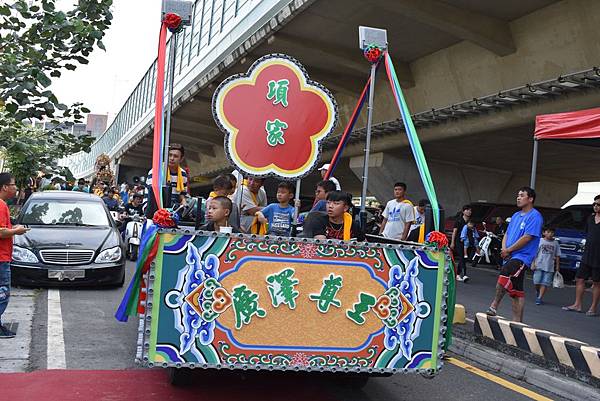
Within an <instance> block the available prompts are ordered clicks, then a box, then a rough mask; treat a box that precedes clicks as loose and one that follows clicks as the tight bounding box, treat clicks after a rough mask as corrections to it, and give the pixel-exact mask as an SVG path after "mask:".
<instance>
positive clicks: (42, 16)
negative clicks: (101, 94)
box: [0, 0, 112, 122]
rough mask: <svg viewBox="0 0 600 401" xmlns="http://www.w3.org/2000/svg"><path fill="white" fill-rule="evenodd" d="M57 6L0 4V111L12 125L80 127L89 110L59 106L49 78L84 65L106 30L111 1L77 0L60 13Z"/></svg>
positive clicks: (35, 1) (49, 1) (38, 1)
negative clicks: (41, 123)
mask: <svg viewBox="0 0 600 401" xmlns="http://www.w3.org/2000/svg"><path fill="white" fill-rule="evenodd" d="M55 2H56V0H13V1H12V2H11V3H9V2H5V1H2V2H0V105H2V103H4V106H5V110H6V114H8V116H9V117H10V118H12V119H14V120H16V121H17V122H21V121H23V120H25V119H38V120H45V119H51V120H73V121H80V120H81V119H82V118H83V113H89V110H88V109H86V108H85V107H83V105H82V104H81V103H75V104H73V105H71V106H67V105H64V104H62V103H60V102H59V100H58V99H57V97H56V96H55V95H54V94H53V93H52V91H51V90H49V89H48V87H49V86H50V84H51V83H52V78H58V77H60V76H61V74H62V72H63V71H64V70H65V69H66V70H74V69H76V68H77V65H78V64H87V63H88V59H87V57H88V56H89V55H90V53H91V52H92V51H93V50H94V46H97V47H99V48H100V49H104V45H103V43H102V38H103V37H104V32H105V31H106V29H107V28H108V27H109V26H110V23H111V20H112V14H111V12H110V7H111V5H112V0H79V1H78V2H77V3H78V5H77V6H75V8H73V9H72V10H71V11H68V12H63V11H59V10H57V9H56V7H55Z"/></svg>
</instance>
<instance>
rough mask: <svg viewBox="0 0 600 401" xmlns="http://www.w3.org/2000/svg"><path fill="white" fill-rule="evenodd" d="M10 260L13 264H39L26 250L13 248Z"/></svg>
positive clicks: (17, 247) (33, 255) (31, 253)
mask: <svg viewBox="0 0 600 401" xmlns="http://www.w3.org/2000/svg"><path fill="white" fill-rule="evenodd" d="M12 259H13V260H14V261H15V262H25V263H39V262H40V261H39V260H38V258H37V256H35V254H34V253H33V252H31V251H30V250H29V249H27V248H21V247H20V246H16V245H15V246H13V252H12Z"/></svg>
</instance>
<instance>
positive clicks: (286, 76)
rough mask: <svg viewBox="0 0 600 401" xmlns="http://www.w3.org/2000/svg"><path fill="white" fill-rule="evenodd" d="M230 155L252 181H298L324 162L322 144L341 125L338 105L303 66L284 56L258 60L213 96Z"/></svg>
mask: <svg viewBox="0 0 600 401" xmlns="http://www.w3.org/2000/svg"><path fill="white" fill-rule="evenodd" d="M212 104H213V115H214V118H215V121H216V122H217V124H218V125H219V127H220V128H221V130H223V132H224V133H225V152H226V154H227V157H228V158H229V159H230V160H231V162H232V163H233V164H234V165H235V166H237V167H238V168H239V169H240V170H242V171H244V172H246V173H247V174H249V175H252V176H267V175H277V176H280V177H284V178H299V177H302V176H304V175H306V174H308V173H310V171H311V170H312V169H313V168H314V167H315V165H316V164H317V163H318V162H319V156H320V142H321V141H322V140H323V139H324V138H325V137H326V136H327V135H329V134H330V133H331V132H332V131H333V130H334V129H335V127H336V125H337V104H336V102H335V99H334V98H333V96H332V95H331V93H330V92H329V91H328V90H327V89H326V88H324V87H323V86H322V85H320V84H318V83H316V82H314V81H311V80H310V79H309V78H308V75H307V74H306V71H305V70H304V68H303V67H302V65H301V64H300V63H299V62H298V61H297V60H295V59H293V58H291V57H289V56H286V55H283V54H270V55H267V56H264V57H261V58H260V59H258V60H257V61H256V62H255V63H254V64H253V65H252V66H251V67H250V70H249V71H248V73H247V74H238V75H234V76H231V77H229V78H227V79H226V80H225V81H223V82H222V83H221V85H219V87H218V88H217V90H216V91H215V94H214V96H213V103H212Z"/></svg>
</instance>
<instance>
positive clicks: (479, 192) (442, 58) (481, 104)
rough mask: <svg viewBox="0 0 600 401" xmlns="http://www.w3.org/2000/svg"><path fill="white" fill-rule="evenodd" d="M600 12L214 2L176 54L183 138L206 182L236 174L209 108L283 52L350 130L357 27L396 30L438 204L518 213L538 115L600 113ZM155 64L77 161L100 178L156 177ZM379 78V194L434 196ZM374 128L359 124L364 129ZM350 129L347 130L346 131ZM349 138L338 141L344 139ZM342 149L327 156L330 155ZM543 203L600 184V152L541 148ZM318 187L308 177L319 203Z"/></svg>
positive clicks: (457, 1)
mask: <svg viewBox="0 0 600 401" xmlns="http://www.w3.org/2000/svg"><path fill="white" fill-rule="evenodd" d="M599 22H600V2H597V1H594V0H563V1H557V0H528V1H520V0H503V1H502V2H481V1H477V0H395V1H389V0H388V1H386V0H316V1H315V0H296V1H289V0H280V1H277V0H263V1H251V0H246V1H243V0H237V1H235V0H203V1H197V2H196V5H195V11H194V23H193V26H192V27H189V28H188V29H187V30H186V31H185V33H184V34H182V36H183V40H182V41H180V43H179V46H178V50H177V64H176V76H175V80H176V85H175V91H174V92H175V99H176V100H175V102H174V114H173V126H172V127H173V133H172V141H174V142H175V141H176V142H181V143H184V144H185V145H186V147H187V148H188V149H189V150H190V151H189V152H188V153H189V154H188V157H187V159H188V162H189V164H190V168H191V170H192V174H193V175H199V176H204V177H211V176H214V175H216V174H218V173H219V172H221V171H226V170H227V169H229V168H230V167H229V165H228V163H227V160H226V159H225V157H224V154H223V136H222V134H221V133H220V132H219V131H218V129H217V128H216V125H215V124H214V122H213V121H212V117H211V110H210V99H211V96H212V93H213V91H214V89H215V87H216V86H217V85H218V83H219V82H220V81H221V80H222V79H224V78H225V77H227V76H229V75H231V74H233V73H237V72H242V71H245V70H246V69H247V68H248V67H249V65H250V64H251V63H252V62H253V61H254V60H255V59H257V58H258V57H260V56H262V55H264V54H268V53H272V52H283V53H287V54H290V55H292V56H294V57H296V58H297V59H299V60H300V61H301V62H303V64H304V65H305V67H306V68H307V70H308V72H309V74H310V75H311V77H312V78H313V79H316V80H318V81H320V82H322V83H323V84H324V85H326V86H327V87H328V88H329V89H331V90H332V91H333V92H334V94H335V96H336V98H337V101H338V104H339V106H340V115H341V126H342V127H343V126H344V125H345V123H346V122H347V121H348V117H349V114H350V112H351V111H352V108H353V107H354V104H355V102H356V99H357V96H358V93H359V91H360V89H361V88H362V86H363V85H364V82H365V80H366V78H367V75H368V65H367V63H366V62H365V61H363V59H362V55H361V53H360V51H359V50H358V49H357V26H358V25H369V26H375V27H381V28H386V29H387V30H388V40H389V43H390V52H391V55H392V57H393V59H394V62H395V64H396V66H397V69H398V75H399V76H400V78H401V81H402V86H403V89H404V94H405V97H406V99H407V101H408V103H409V107H410V109H411V111H412V112H413V113H414V115H415V121H416V123H417V127H418V132H419V136H420V138H421V141H422V143H423V147H424V150H425V153H426V156H427V158H428V162H429V165H430V168H431V170H432V175H433V179H434V182H435V184H436V189H437V192H438V197H439V199H440V200H441V202H442V204H444V205H445V206H446V208H447V209H449V210H452V209H456V208H457V207H459V206H460V205H461V204H463V203H465V202H469V201H477V200H487V201H505V202H512V201H513V199H514V191H515V189H516V188H517V187H519V186H522V185H525V184H527V183H528V182H529V179H528V174H529V169H530V163H531V152H532V141H531V139H532V135H533V124H534V117H535V115H537V114H542V113H551V112H560V111H569V110H577V109H582V108H587V107H595V106H597V105H598V104H599V103H600V102H599V100H600V91H598V90H597V88H599V87H600V71H598V70H597V69H595V66H600V51H599V50H600V40H599V39H600V34H599V32H598V29H597V26H598V25H599ZM154 69H155V67H154V66H151V67H150V68H149V70H148V72H147V74H145V76H144V77H143V78H142V79H141V80H140V83H139V85H138V87H137V88H136V90H135V91H134V92H133V93H132V94H131V97H130V98H129V100H128V101H127V102H126V103H125V105H124V106H123V109H122V110H121V112H120V113H119V115H118V116H117V118H116V119H115V122H113V124H112V126H111V127H109V129H108V130H107V132H106V133H105V134H104V135H103V136H102V137H101V138H100V139H99V141H98V142H97V143H96V144H95V145H94V146H93V149H92V152H91V153H90V154H79V155H75V156H73V157H71V158H69V163H68V164H69V166H70V167H71V169H72V171H73V172H74V174H75V175H76V176H82V175H89V174H90V173H91V172H92V169H93V161H94V160H95V157H96V155H97V154H99V153H102V152H106V153H108V154H109V155H110V156H111V157H113V158H114V159H115V161H116V163H117V164H118V165H119V169H120V172H121V176H131V175H133V174H138V175H139V174H144V173H145V171H147V169H148V168H149V166H150V163H151V160H150V155H151V150H150V149H151V142H152V138H151V124H152V114H153V104H152V99H153V94H152V86H153V82H154ZM386 85H387V84H386V82H384V74H383V73H382V72H380V74H379V76H378V82H377V85H376V90H377V93H376V104H375V115H374V121H375V123H376V128H375V137H374V140H373V142H372V151H373V152H374V155H373V157H372V160H371V164H372V166H371V172H372V174H371V177H370V179H369V184H370V185H369V191H370V193H371V194H373V195H375V196H377V197H378V199H380V200H385V199H387V198H389V197H391V188H390V186H391V184H392V183H393V182H394V181H398V180H402V181H405V182H407V183H408V184H409V193H410V195H411V197H412V198H413V199H418V198H420V197H422V196H424V193H423V191H422V190H421V189H420V187H421V185H420V181H419V179H418V174H417V172H416V169H415V167H414V161H413V160H412V156H411V155H410V152H409V150H408V148H407V141H406V137H405V135H404V133H403V132H402V124H401V123H400V122H399V121H398V120H397V118H398V111H397V110H396V109H395V106H394V103H393V99H392V95H391V92H390V91H389V88H388V87H387V86H386ZM364 124H365V119H364V118H363V119H362V120H361V121H359V124H358V125H357V126H359V127H361V126H362V127H364ZM340 131H341V128H340ZM338 135H339V133H338ZM363 138H364V129H357V130H356V132H354V133H353V138H352V144H351V145H349V147H348V148H347V150H346V152H345V155H344V160H343V161H342V163H341V165H340V167H339V168H338V171H336V174H335V175H336V176H337V177H338V178H340V179H341V180H342V182H343V186H344V188H345V189H347V190H350V191H353V192H355V193H358V192H359V188H360V181H359V178H358V177H359V176H360V170H361V168H360V166H362V156H361V154H362V151H363V148H364V142H363ZM335 139H336V138H335V137H334V138H331V140H329V141H328V142H327V143H326V145H325V149H326V152H325V154H324V157H325V158H328V157H330V156H331V151H332V149H334V148H335V145H336V140H335ZM540 151H541V158H540V165H539V168H538V185H537V189H538V191H539V192H540V196H539V198H538V199H539V203H540V204H541V205H548V206H560V205H561V204H562V203H563V202H564V201H565V200H567V199H568V198H569V197H570V196H571V195H572V194H573V193H574V192H575V190H576V183H577V181H582V180H600V173H599V172H598V171H597V169H593V168H592V166H595V165H598V162H600V156H598V152H595V151H594V148H588V147H584V146H578V145H571V144H564V143H542V144H541V146H540ZM317 179H318V177H317V175H316V174H315V177H313V178H312V179H307V180H305V182H306V184H305V185H304V188H305V190H304V191H303V192H306V193H311V192H312V187H313V185H314V183H315V182H316V181H317Z"/></svg>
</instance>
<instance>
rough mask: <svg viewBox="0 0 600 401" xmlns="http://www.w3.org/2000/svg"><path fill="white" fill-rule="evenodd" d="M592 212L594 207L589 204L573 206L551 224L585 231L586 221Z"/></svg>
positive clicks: (556, 226)
mask: <svg viewBox="0 0 600 401" xmlns="http://www.w3.org/2000/svg"><path fill="white" fill-rule="evenodd" d="M592 212H593V211H592V208H591V207H589V206H571V207H569V208H567V209H565V210H563V211H562V213H560V214H559V215H558V216H556V217H555V218H554V219H552V221H550V223H549V225H550V226H552V227H555V228H567V229H571V230H579V231H583V230H584V229H585V221H586V219H587V218H588V217H589V216H590V215H591V214H592Z"/></svg>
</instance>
